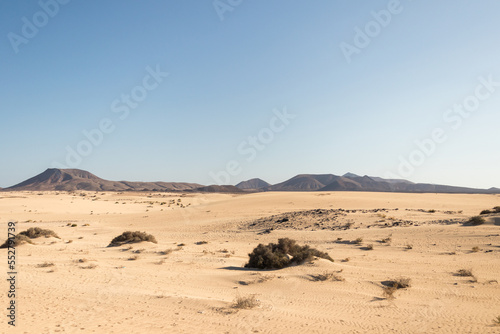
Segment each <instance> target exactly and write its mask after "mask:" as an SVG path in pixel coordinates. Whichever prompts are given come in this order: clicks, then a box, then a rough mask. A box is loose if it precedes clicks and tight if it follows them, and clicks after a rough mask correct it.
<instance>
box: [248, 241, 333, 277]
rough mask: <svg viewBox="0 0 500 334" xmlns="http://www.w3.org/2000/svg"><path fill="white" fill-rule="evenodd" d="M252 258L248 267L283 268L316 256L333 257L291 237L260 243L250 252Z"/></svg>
mask: <svg viewBox="0 0 500 334" xmlns="http://www.w3.org/2000/svg"><path fill="white" fill-rule="evenodd" d="M248 255H249V257H250V260H249V261H248V263H247V264H245V267H246V268H257V269H282V268H285V267H288V266H290V265H293V264H303V263H304V262H306V261H310V260H312V259H313V258H314V257H319V258H323V259H327V260H330V261H332V262H333V259H332V258H331V257H330V256H329V255H328V254H327V253H324V252H320V251H318V250H317V249H314V248H310V247H309V246H307V245H306V246H299V245H297V242H296V241H295V240H292V239H289V238H283V239H279V240H278V243H277V244H274V243H270V244H268V245H263V244H259V245H258V246H257V247H256V248H255V249H254V250H253V252H252V253H250V254H248Z"/></svg>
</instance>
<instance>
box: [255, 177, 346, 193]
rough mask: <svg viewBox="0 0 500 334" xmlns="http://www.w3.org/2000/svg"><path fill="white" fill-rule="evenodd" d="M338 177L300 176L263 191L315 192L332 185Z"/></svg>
mask: <svg viewBox="0 0 500 334" xmlns="http://www.w3.org/2000/svg"><path fill="white" fill-rule="evenodd" d="M338 177H339V176H335V175H333V174H322V175H311V174H300V175H297V176H295V177H293V178H291V179H290V180H288V181H285V182H282V183H278V184H275V185H273V186H269V187H266V188H264V189H265V190H267V191H317V190H321V188H324V187H325V186H326V185H327V184H330V183H332V182H333V181H334V180H335V179H336V178H338Z"/></svg>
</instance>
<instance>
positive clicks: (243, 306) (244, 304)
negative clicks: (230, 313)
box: [232, 295, 260, 310]
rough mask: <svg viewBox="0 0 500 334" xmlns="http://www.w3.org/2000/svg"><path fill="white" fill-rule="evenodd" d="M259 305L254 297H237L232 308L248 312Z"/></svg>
mask: <svg viewBox="0 0 500 334" xmlns="http://www.w3.org/2000/svg"><path fill="white" fill-rule="evenodd" d="M259 305H260V302H259V301H258V300H257V298H255V295H251V296H247V297H237V298H236V299H235V300H234V302H233V305H232V307H233V308H235V309H238V310H249V309H252V308H255V307H257V306H259Z"/></svg>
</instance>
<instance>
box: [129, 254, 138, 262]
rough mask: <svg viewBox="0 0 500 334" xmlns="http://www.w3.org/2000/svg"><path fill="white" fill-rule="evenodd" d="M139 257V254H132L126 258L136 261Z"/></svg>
mask: <svg viewBox="0 0 500 334" xmlns="http://www.w3.org/2000/svg"><path fill="white" fill-rule="evenodd" d="M138 258H139V256H137V255H134V256H131V257H129V258H128V260H129V261H136V260H137V259H138Z"/></svg>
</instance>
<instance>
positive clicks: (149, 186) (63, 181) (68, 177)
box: [1, 168, 500, 194]
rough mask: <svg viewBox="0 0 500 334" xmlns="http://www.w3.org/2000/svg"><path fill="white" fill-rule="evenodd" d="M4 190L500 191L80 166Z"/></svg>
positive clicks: (348, 178)
mask: <svg viewBox="0 0 500 334" xmlns="http://www.w3.org/2000/svg"><path fill="white" fill-rule="evenodd" d="M1 190H2V191H8V190H31V191H44V190H48V191H50V190H52V191H54V190H58V191H75V190H88V191H185V192H188V191H189V192H217V193H244V192H245V191H249V190H258V191H372V192H402V193H466V194H500V189H498V188H490V189H475V188H465V187H454V186H447V185H439V184H428V183H413V182H410V181H407V180H398V179H383V178H380V177H371V176H366V175H365V176H359V175H356V174H353V173H347V174H344V175H343V176H337V175H333V174H320V175H315V174H300V175H297V176H295V177H293V178H291V179H289V180H287V181H285V182H281V183H278V184H275V185H270V184H268V183H267V182H265V181H263V180H261V179H252V180H248V181H244V182H241V183H239V184H238V185H237V186H227V185H222V186H221V185H211V186H203V185H200V184H197V183H183V182H129V181H108V180H104V179H101V178H100V177H97V176H95V175H94V174H92V173H89V172H87V171H84V170H80V169H55V168H52V169H47V170H46V171H45V172H43V173H41V174H39V175H37V176H35V177H32V178H30V179H28V180H26V181H24V182H21V183H19V184H16V185H15V186H12V187H9V188H4V189H1Z"/></svg>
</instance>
